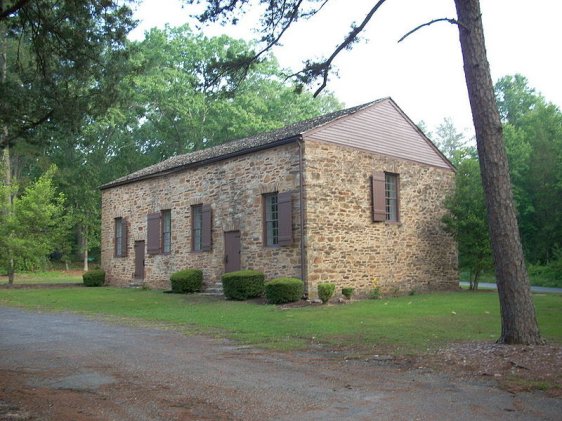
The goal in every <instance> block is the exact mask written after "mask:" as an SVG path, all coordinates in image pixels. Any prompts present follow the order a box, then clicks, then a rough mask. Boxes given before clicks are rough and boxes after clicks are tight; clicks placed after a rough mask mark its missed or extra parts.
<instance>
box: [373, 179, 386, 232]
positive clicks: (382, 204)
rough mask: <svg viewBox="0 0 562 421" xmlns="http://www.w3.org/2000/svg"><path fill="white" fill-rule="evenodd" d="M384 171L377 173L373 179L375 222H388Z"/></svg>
mask: <svg viewBox="0 0 562 421" xmlns="http://www.w3.org/2000/svg"><path fill="white" fill-rule="evenodd" d="M384 180H385V177H384V171H375V172H374V173H373V178H372V179H371V190H372V192H373V221H374V222H380V221H385V220H386V200H385V196H384V195H385V193H384V188H385V184H384V182H385V181H384Z"/></svg>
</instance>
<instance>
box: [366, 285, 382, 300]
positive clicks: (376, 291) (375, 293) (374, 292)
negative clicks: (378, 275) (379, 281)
mask: <svg viewBox="0 0 562 421" xmlns="http://www.w3.org/2000/svg"><path fill="white" fill-rule="evenodd" d="M380 298H381V288H380V287H378V286H375V287H373V288H371V290H370V291H369V299H370V300H378V299H380Z"/></svg>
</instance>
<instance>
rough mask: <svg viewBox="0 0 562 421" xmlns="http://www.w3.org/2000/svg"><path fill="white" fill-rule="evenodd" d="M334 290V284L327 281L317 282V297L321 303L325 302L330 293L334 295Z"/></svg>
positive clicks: (330, 295) (330, 296)
mask: <svg viewBox="0 0 562 421" xmlns="http://www.w3.org/2000/svg"><path fill="white" fill-rule="evenodd" d="M335 290H336V285H335V284H331V283H328V282H325V283H321V284H318V298H320V300H322V304H326V303H327V302H328V300H329V299H330V298H332V295H334V291H335Z"/></svg>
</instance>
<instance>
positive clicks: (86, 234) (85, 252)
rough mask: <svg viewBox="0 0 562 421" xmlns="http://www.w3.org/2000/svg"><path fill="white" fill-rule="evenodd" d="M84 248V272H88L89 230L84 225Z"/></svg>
mask: <svg viewBox="0 0 562 421" xmlns="http://www.w3.org/2000/svg"><path fill="white" fill-rule="evenodd" d="M82 240H83V243H82V247H83V250H84V272H87V271H88V228H87V227H86V226H85V225H82Z"/></svg>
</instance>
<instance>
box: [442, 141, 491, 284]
mask: <svg viewBox="0 0 562 421" xmlns="http://www.w3.org/2000/svg"><path fill="white" fill-rule="evenodd" d="M445 206H446V208H447V210H448V213H447V214H446V215H445V216H444V217H443V222H444V223H445V227H446V229H447V231H448V232H450V233H451V234H452V235H453V236H454V237H455V239H456V240H457V242H458V247H459V265H460V266H461V267H465V268H468V269H469V271H470V276H469V282H470V289H474V290H475V289H478V280H479V277H480V274H481V273H482V271H483V270H484V269H486V268H489V267H491V265H492V261H491V250H490V238H489V234H488V224H487V220H486V205H485V203H484V192H483V190H482V182H481V180H480V168H479V163H478V159H477V157H476V152H475V151H474V150H473V149H466V150H465V156H464V159H462V160H461V161H460V162H459V163H458V164H457V175H456V177H455V189H454V191H453V192H452V194H451V195H450V196H448V197H447V198H446V200H445Z"/></svg>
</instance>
